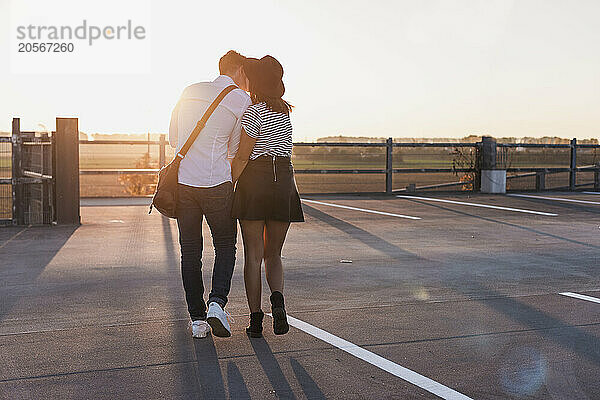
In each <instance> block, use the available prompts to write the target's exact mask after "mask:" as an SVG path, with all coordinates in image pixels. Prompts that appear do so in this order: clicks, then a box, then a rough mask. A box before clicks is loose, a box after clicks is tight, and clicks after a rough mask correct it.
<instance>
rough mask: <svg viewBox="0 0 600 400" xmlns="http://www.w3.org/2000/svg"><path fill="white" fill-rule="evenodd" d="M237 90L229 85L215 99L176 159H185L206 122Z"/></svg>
mask: <svg viewBox="0 0 600 400" xmlns="http://www.w3.org/2000/svg"><path fill="white" fill-rule="evenodd" d="M237 88H238V87H237V86H235V85H229V86H227V87H226V88H225V89H223V91H222V92H221V93H219V95H218V96H217V98H216V99H214V100H213V102H212V103H211V104H210V106H209V107H208V108H207V109H206V111H205V112H204V115H203V116H202V118H201V119H200V121H198V123H197V124H196V126H195V127H194V130H193V131H192V133H190V137H188V139H187V140H186V141H185V144H184V145H183V147H182V148H181V150H179V152H178V153H177V155H176V156H175V158H179V161H181V160H183V157H185V155H186V154H187V152H188V151H189V150H190V147H192V144H194V141H195V140H196V138H197V137H198V135H199V134H200V131H202V129H204V126H205V125H206V121H208V119H209V118H210V116H211V115H212V113H213V112H214V111H215V109H216V108H217V106H218V105H219V103H220V102H221V101H222V100H223V98H224V97H225V96H227V94H229V92H231V91H232V90H233V89H237Z"/></svg>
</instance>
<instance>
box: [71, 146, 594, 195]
mask: <svg viewBox="0 0 600 400" xmlns="http://www.w3.org/2000/svg"><path fill="white" fill-rule="evenodd" d="M488 139H489V140H491V146H492V150H493V152H492V153H491V155H490V154H488V153H489V150H485V149H484V142H483V141H482V142H476V143H455V142H446V143H412V142H408V143H402V142H400V143H398V142H396V143H394V142H393V140H392V138H388V139H387V140H386V141H385V142H382V143H356V142H353V143H344V142H315V143H308V142H299V143H294V147H295V149H299V148H303V147H304V148H309V147H312V148H315V147H317V148H318V147H327V148H381V149H384V150H385V155H384V157H383V158H384V162H385V164H384V165H382V167H383V168H378V167H369V168H318V167H317V168H303V167H302V162H300V163H298V164H299V165H298V166H296V168H295V170H294V171H295V173H296V174H350V175H352V174H384V175H385V193H387V194H392V193H393V192H399V191H414V190H425V189H439V188H450V187H455V186H463V188H464V187H465V185H471V186H470V187H471V188H472V189H471V190H477V189H478V188H477V185H478V182H477V179H478V178H477V176H478V174H479V172H480V170H481V169H482V168H483V166H487V167H486V168H483V169H487V168H490V166H491V168H492V169H505V170H506V171H507V173H509V174H512V175H508V176H507V180H508V181H510V180H514V179H518V178H523V177H529V176H535V177H536V190H544V189H545V181H546V177H547V176H548V175H550V174H558V173H565V172H568V173H569V185H568V187H565V188H564V189H568V190H576V188H578V187H584V186H593V187H594V188H595V189H600V180H599V172H600V163H598V164H591V165H584V166H577V149H599V150H600V145H598V144H578V143H577V140H576V139H573V140H572V141H571V143H569V144H534V143H496V142H495V141H494V140H493V139H491V138H488ZM484 140H485V138H484ZM80 144H85V145H102V144H112V145H148V146H150V145H153V146H158V147H159V151H158V154H159V156H158V159H159V162H158V165H159V167H162V166H164V165H165V163H166V148H167V145H168V142H167V141H166V140H165V135H161V136H160V140H158V141H156V140H154V141H152V140H151V141H138V140H93V141H91V140H80ZM401 148H409V149H417V148H421V149H425V148H445V149H454V150H456V149H471V150H472V157H474V158H476V159H474V162H473V164H472V165H469V166H467V167H464V166H462V167H461V166H460V165H459V166H456V165H452V166H451V167H447V168H431V167H428V166H427V167H419V168H414V167H413V168H399V167H398V165H394V149H401ZM519 148H520V149H569V150H570V155H569V160H568V165H566V166H564V167H562V166H561V167H537V166H531V167H529V166H523V167H515V166H512V165H511V162H510V160H508V158H510V157H509V156H510V154H509V151H510V150H509V149H519ZM599 160H600V159H599ZM295 165H296V163H295ZM158 170H159V169H158V168H123V169H121V168H109V169H81V170H80V174H81V175H98V174H101V175H106V174H109V175H114V174H118V175H122V174H140V175H142V174H146V175H147V174H156V173H157V172H158ZM578 172H593V173H594V180H593V182H588V183H583V184H578V183H577V173H578ZM431 173H446V174H456V175H458V174H461V173H462V174H471V175H472V177H473V179H472V180H469V181H464V180H462V179H461V180H460V181H456V182H444V183H439V184H434V185H425V186H418V187H417V186H416V185H415V184H410V185H408V186H407V187H406V188H400V189H396V190H394V189H393V176H394V174H431ZM519 173H520V174H519ZM561 189H563V188H561Z"/></svg>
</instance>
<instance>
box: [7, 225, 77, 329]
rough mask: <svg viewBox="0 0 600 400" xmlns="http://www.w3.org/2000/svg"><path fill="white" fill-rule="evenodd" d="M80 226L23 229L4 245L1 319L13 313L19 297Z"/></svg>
mask: <svg viewBox="0 0 600 400" xmlns="http://www.w3.org/2000/svg"><path fill="white" fill-rule="evenodd" d="M77 228H79V226H76V225H71V226H54V227H31V228H23V229H24V230H23V231H21V233H20V234H18V236H13V237H14V238H13V239H7V240H6V241H5V242H3V243H2V247H1V248H0V260H2V268H1V269H0V282H2V285H1V286H0V298H1V299H2V302H0V321H2V320H3V319H4V318H5V317H6V315H7V314H8V313H9V312H10V310H11V308H12V307H13V306H14V304H15V302H16V301H17V300H18V298H19V297H18V296H20V295H23V293H24V292H25V291H26V290H28V288H27V286H29V285H33V284H34V283H35V281H36V279H37V278H38V276H40V274H41V273H42V272H43V271H44V269H45V268H46V267H47V266H48V264H49V263H50V261H52V259H53V258H54V257H55V256H56V254H57V253H58V252H59V251H60V249H62V247H63V246H64V245H65V243H66V242H67V241H68V240H69V238H70V237H71V236H72V235H73V233H74V232H75V231H76V230H77Z"/></svg>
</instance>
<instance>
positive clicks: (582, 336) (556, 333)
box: [304, 200, 600, 365]
mask: <svg viewBox="0 0 600 400" xmlns="http://www.w3.org/2000/svg"><path fill="white" fill-rule="evenodd" d="M412 201H414V202H417V203H419V204H422V205H427V206H431V207H435V208H438V209H442V210H445V211H449V212H453V213H456V214H460V215H464V216H468V217H473V218H478V219H482V220H485V221H489V222H493V223H497V224H502V225H507V226H511V227H514V228H518V229H523V230H526V231H529V232H533V233H536V234H539V235H545V236H549V237H552V238H556V239H561V240H564V241H567V242H569V243H575V244H578V245H582V246H586V247H591V248H595V249H600V246H595V245H592V244H588V243H584V242H579V241H576V240H572V239H568V238H565V237H562V236H558V235H554V234H551V233H546V232H542V231H538V230H535V229H532V228H527V227H523V226H520V225H517V224H513V223H508V222H503V221H498V220H495V219H492V218H486V217H481V216H477V215H472V214H469V213H466V212H462V211H456V210H452V209H448V208H446V207H443V206H440V205H436V204H429V203H426V202H421V201H418V200H412ZM304 207H305V208H306V210H307V214H309V215H311V216H315V217H316V218H318V219H320V220H322V221H324V222H327V223H329V224H331V225H332V226H334V227H336V228H338V229H340V230H342V231H344V232H346V233H348V234H349V235H350V236H351V237H353V238H354V239H356V240H359V241H361V242H363V243H365V244H366V245H368V246H370V247H372V248H374V249H377V250H380V251H382V252H384V253H385V254H388V255H390V256H391V257H394V256H393V255H394V254H395V255H398V254H404V253H405V251H404V250H402V249H400V248H399V247H397V246H395V245H394V244H392V243H389V242H384V244H383V245H376V244H374V243H372V241H371V240H370V239H368V240H365V238H364V237H362V236H363V235H366V237H367V238H370V237H371V236H373V237H375V236H374V235H372V234H371V233H369V232H366V231H364V230H362V229H360V228H356V227H354V226H353V225H351V224H349V223H347V222H345V221H341V220H339V219H337V218H335V217H331V216H329V215H328V214H326V213H323V212H321V211H318V210H315V209H314V208H312V207H307V206H306V205H304ZM315 211H316V212H315ZM349 226H350V227H352V229H350V228H349ZM378 239H379V238H378ZM379 240H382V239H379ZM382 241H383V240H382ZM421 260H426V259H422V258H421ZM426 261H428V262H433V261H432V260H426ZM437 263H439V262H437ZM439 267H440V268H438V269H437V270H438V271H440V272H439V274H440V276H439V279H440V282H446V283H448V282H452V281H453V280H455V279H456V276H455V275H453V274H455V272H456V271H455V269H456V267H457V266H455V265H451V264H446V263H440V265H439ZM461 282H462V283H461V284H460V285H455V286H453V287H452V289H453V290H456V291H458V292H460V293H461V294H462V295H465V296H467V297H470V296H472V294H473V293H472V291H476V293H477V294H478V295H479V296H482V297H483V299H474V300H475V301H479V302H483V303H484V304H485V305H486V306H487V307H489V308H492V309H494V310H495V311H497V312H499V313H502V314H504V315H506V316H507V317H508V318H510V319H512V320H513V321H515V322H518V323H519V324H521V325H523V326H525V327H529V328H532V329H535V330H537V331H538V334H539V335H540V336H541V337H544V338H547V339H549V340H551V341H553V342H554V343H557V344H559V345H560V346H561V347H563V348H565V349H569V350H571V351H573V352H574V353H577V354H578V355H580V356H581V357H583V358H585V359H587V360H589V361H590V362H592V363H593V364H595V365H600V346H598V340H599V339H598V337H596V336H594V335H592V334H589V333H587V332H585V331H584V330H583V329H581V328H579V327H574V326H570V325H568V324H566V323H564V322H563V321H561V320H560V319H557V318H555V317H553V316H551V315H549V314H547V313H545V312H543V311H540V310H537V309H535V308H534V307H532V306H529V305H527V304H524V303H522V302H520V301H518V299H517V298H511V297H507V296H506V295H504V294H502V293H500V292H497V291H494V290H493V289H490V288H489V287H487V286H485V284H483V283H481V282H478V281H477V280H476V279H470V280H465V279H464V277H463V278H461Z"/></svg>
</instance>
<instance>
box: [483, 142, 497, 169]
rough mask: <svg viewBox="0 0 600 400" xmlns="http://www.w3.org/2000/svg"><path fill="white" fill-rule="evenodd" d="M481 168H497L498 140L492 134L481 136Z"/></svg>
mask: <svg viewBox="0 0 600 400" xmlns="http://www.w3.org/2000/svg"><path fill="white" fill-rule="evenodd" d="M481 147H482V154H481V157H482V159H481V169H482V170H484V169H485V170H488V169H495V168H496V140H494V138H493V137H491V136H483V137H482V138H481Z"/></svg>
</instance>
